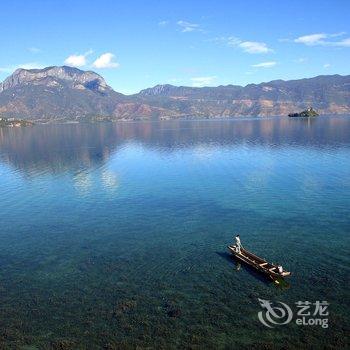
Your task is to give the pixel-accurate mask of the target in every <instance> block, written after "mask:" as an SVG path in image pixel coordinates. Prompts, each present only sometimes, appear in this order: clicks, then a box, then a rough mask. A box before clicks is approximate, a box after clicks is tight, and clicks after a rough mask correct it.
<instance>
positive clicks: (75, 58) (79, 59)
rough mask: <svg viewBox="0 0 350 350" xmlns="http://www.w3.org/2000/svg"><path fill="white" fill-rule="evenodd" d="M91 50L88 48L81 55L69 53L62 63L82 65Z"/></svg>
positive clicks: (74, 65)
mask: <svg viewBox="0 0 350 350" xmlns="http://www.w3.org/2000/svg"><path fill="white" fill-rule="evenodd" d="M92 53H93V51H92V50H91V49H90V50H89V51H86V52H85V53H84V54H82V55H76V54H74V55H70V56H68V57H67V58H66V59H65V60H64V64H66V65H68V66H72V67H84V66H86V64H87V60H86V58H87V56H89V55H91V54H92Z"/></svg>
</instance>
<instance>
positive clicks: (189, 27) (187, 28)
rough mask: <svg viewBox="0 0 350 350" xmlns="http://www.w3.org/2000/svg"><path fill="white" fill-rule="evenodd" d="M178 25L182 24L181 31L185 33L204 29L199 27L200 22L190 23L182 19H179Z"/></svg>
mask: <svg viewBox="0 0 350 350" xmlns="http://www.w3.org/2000/svg"><path fill="white" fill-rule="evenodd" d="M177 25H178V26H180V28H181V31H182V32H183V33H187V32H194V31H202V30H201V29H200V27H199V24H196V23H190V22H186V21H182V20H180V21H177Z"/></svg>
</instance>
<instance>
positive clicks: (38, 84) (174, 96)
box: [0, 66, 350, 121]
mask: <svg viewBox="0 0 350 350" xmlns="http://www.w3.org/2000/svg"><path fill="white" fill-rule="evenodd" d="M309 106H312V107H314V108H315V109H316V110H317V111H318V112H319V113H320V114H350V75H347V76H341V75H322V76H317V77H314V78H308V79H299V80H289V81H284V80H274V81H270V82H267V83H261V84H249V85H246V86H238V85H227V86H217V87H202V88H199V87H187V86H173V85H168V84H166V85H157V86H154V87H152V88H148V89H145V90H142V91H140V92H139V93H137V94H134V95H123V94H121V93H118V92H116V91H114V90H113V89H112V88H111V87H110V86H108V85H107V84H106V82H105V80H104V79H103V78H102V77H101V76H100V75H98V74H97V73H95V72H92V71H83V70H80V69H77V68H73V67H67V66H62V67H47V68H44V69H29V70H27V69H17V70H16V71H15V72H14V73H13V74H12V75H11V76H9V77H8V78H7V79H5V80H4V81H3V82H2V83H0V116H3V117H15V118H21V119H31V120H42V121H68V120H70V121H71V120H77V121H85V120H105V119H107V120H129V119H132V120H135V119H172V118H215V117H231V116H232V117H233V116H272V115H288V113H292V112H296V111H300V110H303V109H305V108H307V107H309Z"/></svg>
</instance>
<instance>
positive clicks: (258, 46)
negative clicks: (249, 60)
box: [238, 41, 272, 53]
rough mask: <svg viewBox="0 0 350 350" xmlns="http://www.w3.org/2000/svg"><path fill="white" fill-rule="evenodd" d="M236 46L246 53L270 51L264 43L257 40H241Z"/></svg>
mask: <svg viewBox="0 0 350 350" xmlns="http://www.w3.org/2000/svg"><path fill="white" fill-rule="evenodd" d="M238 46H239V47H240V48H242V49H243V51H244V52H248V53H268V52H271V51H272V50H271V49H269V48H268V47H267V45H266V44H265V43H262V42H257V41H243V42H241V43H240V44H238Z"/></svg>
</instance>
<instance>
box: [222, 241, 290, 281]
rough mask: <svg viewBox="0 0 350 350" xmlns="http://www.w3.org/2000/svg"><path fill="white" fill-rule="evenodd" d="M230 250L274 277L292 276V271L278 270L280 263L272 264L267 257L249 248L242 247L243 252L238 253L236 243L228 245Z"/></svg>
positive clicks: (238, 257) (241, 259)
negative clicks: (264, 257) (258, 254)
mask: <svg viewBox="0 0 350 350" xmlns="http://www.w3.org/2000/svg"><path fill="white" fill-rule="evenodd" d="M228 249H229V250H230V252H231V253H232V254H233V255H234V256H235V257H236V258H237V259H238V260H240V261H243V262H244V263H246V264H248V265H250V266H252V267H253V268H255V269H256V270H258V271H260V272H262V273H264V274H265V275H268V276H269V277H271V278H272V279H277V278H281V277H282V278H283V277H287V276H290V275H291V273H290V272H289V271H283V272H282V273H279V272H278V265H276V264H271V263H269V262H267V261H266V260H265V259H262V258H259V257H258V256H256V255H255V254H253V253H251V252H249V251H248V250H246V249H244V248H241V252H240V253H238V251H237V250H236V245H230V246H228Z"/></svg>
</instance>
